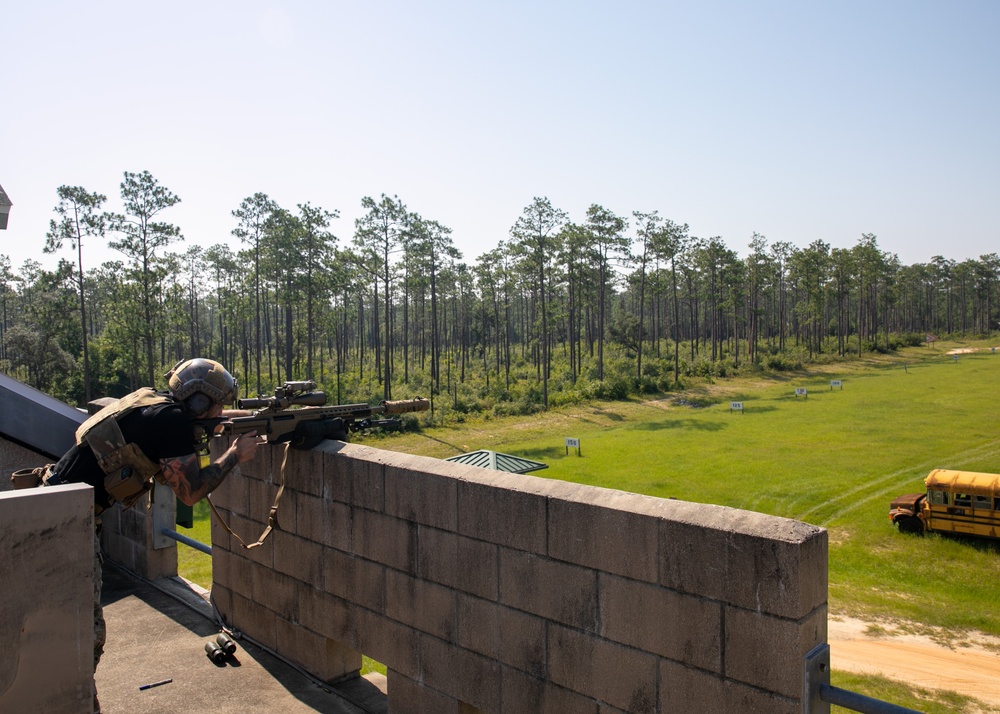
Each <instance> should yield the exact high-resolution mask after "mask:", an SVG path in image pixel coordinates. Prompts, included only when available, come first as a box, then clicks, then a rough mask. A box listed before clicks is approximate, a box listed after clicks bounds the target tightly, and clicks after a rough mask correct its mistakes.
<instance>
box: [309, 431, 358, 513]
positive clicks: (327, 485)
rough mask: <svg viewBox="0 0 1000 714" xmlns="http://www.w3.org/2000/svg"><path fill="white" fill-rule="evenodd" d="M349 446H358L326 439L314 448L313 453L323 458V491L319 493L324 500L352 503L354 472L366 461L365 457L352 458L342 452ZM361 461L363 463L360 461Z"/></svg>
mask: <svg viewBox="0 0 1000 714" xmlns="http://www.w3.org/2000/svg"><path fill="white" fill-rule="evenodd" d="M348 447H350V448H352V449H353V448H358V447H354V445H353V444H351V445H349V444H343V443H341V442H334V441H324V442H322V443H321V444H320V445H319V446H317V447H316V448H315V449H313V453H314V454H318V455H320V457H321V458H322V459H323V483H322V486H323V491H322V492H321V493H319V494H317V495H318V496H321V497H322V498H323V500H324V501H329V502H331V503H333V502H336V503H345V504H348V505H350V503H351V491H352V485H351V482H352V480H353V474H355V473H356V472H357V470H358V469H360V468H365V467H364V466H362V465H361V464H363V463H364V460H363V459H357V458H352V457H351V456H349V455H346V454H344V453H341V452H342V451H343V450H344V449H345V448H348ZM360 448H365V447H360ZM359 461H360V462H361V464H359V463H358V462H359Z"/></svg>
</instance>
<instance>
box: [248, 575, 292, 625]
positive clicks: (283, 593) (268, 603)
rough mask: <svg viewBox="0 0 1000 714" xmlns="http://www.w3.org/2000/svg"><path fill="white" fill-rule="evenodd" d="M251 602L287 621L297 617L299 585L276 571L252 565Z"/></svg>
mask: <svg viewBox="0 0 1000 714" xmlns="http://www.w3.org/2000/svg"><path fill="white" fill-rule="evenodd" d="M250 582H251V592H253V601H254V602H255V603H258V604H259V605H261V606H263V607H266V608H267V609H269V610H271V611H272V612H277V613H281V616H282V617H284V618H286V619H288V620H297V619H298V616H299V596H298V590H299V588H300V587H301V583H299V582H298V581H296V580H295V579H293V578H291V577H289V576H287V575H283V574H282V573H279V572H278V571H277V570H273V569H271V568H267V567H264V566H262V565H258V564H256V563H254V564H253V565H252V566H251V567H250Z"/></svg>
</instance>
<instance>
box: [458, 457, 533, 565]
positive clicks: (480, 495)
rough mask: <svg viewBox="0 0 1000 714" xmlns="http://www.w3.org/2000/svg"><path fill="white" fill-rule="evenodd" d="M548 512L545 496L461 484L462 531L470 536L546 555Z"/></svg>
mask: <svg viewBox="0 0 1000 714" xmlns="http://www.w3.org/2000/svg"><path fill="white" fill-rule="evenodd" d="M467 468H473V467H467ZM478 470H480V471H483V470H484V469H478ZM509 475H510V474H504V476H509ZM494 478H495V477H494ZM546 512H547V499H546V498H545V496H542V495H538V494H533V493H525V492H522V491H518V490H516V489H514V488H511V487H509V486H508V487H503V486H500V485H498V484H494V483H476V482H471V481H462V482H459V484H458V532H459V533H461V534H462V535H465V536H469V537H470V538H475V539H477V540H482V541H486V542H488V543H496V544H498V545H504V546H507V547H509V548H516V549H518V550H523V551H527V552H530V553H537V554H539V555H544V554H545V553H546Z"/></svg>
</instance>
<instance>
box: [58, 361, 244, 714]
mask: <svg viewBox="0 0 1000 714" xmlns="http://www.w3.org/2000/svg"><path fill="white" fill-rule="evenodd" d="M166 378H167V387H168V390H169V391H167V392H156V391H154V390H153V389H150V388H148V387H144V388H142V389H139V390H138V391H136V392H133V393H131V394H129V395H127V396H125V397H122V398H121V399H119V400H117V401H116V402H114V403H112V404H109V405H108V406H106V407H104V408H103V409H102V410H101V411H99V412H98V413H97V414H94V415H93V416H91V417H90V418H89V419H87V421H85V422H84V423H83V424H82V425H81V426H80V428H79V429H77V431H76V445H75V446H73V447H72V448H71V449H70V450H69V451H67V452H66V454H65V455H63V457H62V458H61V459H60V460H59V463H57V464H56V465H55V466H53V467H50V468H49V469H48V473H47V474H46V475H45V476H44V478H43V484H44V485H46V486H56V485H59V484H64V483H87V484H89V485H91V486H93V487H94V520H95V523H96V524H97V533H96V534H95V538H94V668H95V669H96V668H97V663H98V662H99V661H100V659H101V654H102V653H103V652H104V643H105V636H106V631H105V624H104V613H103V610H102V608H101V555H100V537H99V536H100V528H101V518H100V516H101V513H102V512H103V511H104V510H105V509H107V508H109V507H110V506H111V505H112V504H114V503H121V504H122V505H123V506H125V507H128V506H131V505H132V504H134V503H135V502H136V501H138V500H139V499H140V498H141V497H142V496H143V495H144V494H146V493H147V492H148V491H150V490H151V489H152V488H153V481H154V479H155V480H157V481H159V482H160V483H163V484H166V485H167V486H169V487H170V488H171V489H172V490H173V491H174V493H176V494H177V497H178V498H179V499H180V500H181V502H183V503H185V504H187V505H194V504H195V503H197V502H198V501H200V500H201V499H202V498H204V497H205V496H207V495H208V494H209V493H211V492H212V491H213V490H215V489H216V488H218V486H219V484H221V483H222V482H223V481H224V480H225V478H226V476H227V475H228V474H229V472H230V471H232V470H233V467H235V466H236V464H238V463H242V462H244V461H249V460H251V459H253V458H254V456H255V455H256V452H257V446H258V444H259V443H260V442H261V439H260V438H259V437H258V436H257V435H256V433H255V432H253V433H250V434H245V435H243V436H241V437H239V438H238V439H236V440H235V441H234V442H233V443H232V445H231V446H230V447H229V449H227V450H226V452H225V453H224V454H223V455H222V456H221V457H219V458H218V459H217V460H216V461H214V462H212V461H211V459H210V457H209V456H208V449H207V445H205V444H196V441H195V436H194V430H193V420H194V419H202V418H214V417H218V416H221V415H222V414H223V413H224V412H223V408H224V406H225V405H226V404H230V403H232V402H233V401H235V399H236V395H237V385H236V379H235V378H233V376H232V375H231V374H229V372H228V371H226V369H225V367H223V366H222V365H221V364H219V363H218V362H215V361H213V360H210V359H201V358H198V359H191V360H186V361H181V362H178V363H177V365H175V366H174V368H173V369H172V370H170V372H168V373H167V375H166ZM243 413H245V412H225V414H226V415H227V416H233V415H240V414H243ZM94 711H95V712H100V704H99V703H98V701H97V694H96V692H95V693H94Z"/></svg>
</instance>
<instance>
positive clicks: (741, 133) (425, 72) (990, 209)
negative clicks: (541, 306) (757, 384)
mask: <svg viewBox="0 0 1000 714" xmlns="http://www.w3.org/2000/svg"><path fill="white" fill-rule="evenodd" d="M998 37H1000V2H995V1H994V0H983V1H981V2H970V1H962V0H957V1H949V2H921V1H917V0H900V1H893V2H878V1H866V2H838V3H815V2H780V3H778V2H760V1H755V2H749V1H747V2H688V3H674V2H665V1H661V2H628V1H627V0H626V1H621V2H614V3H610V2H544V1H542V0H536V1H535V2H522V1H520V0H507V1H506V2H502V3H479V2H468V1H465V2H438V1H433V0H432V1H430V2H425V3H417V2H378V1H370V2H356V1H355V2H340V1H336V2H334V1H330V2H320V1H315V2H307V1H304V0H302V1H294V0H293V1H290V2H283V3H278V2H262V1H258V0H241V1H240V2H213V1H209V2H206V1H205V0H202V1H201V2H190V1H189V0H179V1H178V2H174V3H170V4H163V3H145V2H135V1H134V0H130V1H129V2H120V1H117V0H113V1H105V2H100V3H79V2H52V1H49V0H34V1H33V2H10V3H5V4H4V5H3V6H2V8H0V185H2V186H3V187H4V188H5V189H6V191H7V193H8V194H9V195H10V197H11V200H12V201H13V202H14V207H13V209H12V211H11V216H10V225H9V228H8V230H7V231H6V232H0V254H6V255H8V256H9V257H10V258H11V261H12V263H13V265H14V268H15V269H16V268H18V267H19V266H20V265H21V263H22V262H23V261H24V259H26V258H36V259H41V260H42V261H43V263H44V264H45V265H46V266H47V267H50V266H51V265H54V261H55V258H54V257H52V256H44V257H42V256H41V249H42V246H43V245H44V242H45V232H46V230H47V229H48V222H49V220H50V218H52V217H53V213H52V208H53V206H54V205H55V204H56V201H57V199H56V188H57V187H58V186H59V185H61V184H70V185H82V186H84V187H85V188H87V189H88V190H90V191H99V192H101V193H104V194H106V195H107V196H108V198H109V202H108V207H109V208H112V209H114V210H119V208H120V203H119V198H118V186H119V183H120V182H121V178H122V172H123V171H133V172H138V171H143V170H148V171H150V172H151V173H152V174H153V175H154V176H155V177H156V178H157V179H158V180H159V181H160V183H162V184H163V185H165V186H166V187H168V188H169V189H171V190H172V191H173V192H174V193H176V194H177V195H178V196H180V198H181V199H182V203H181V204H179V205H178V206H176V207H175V208H172V209H170V210H168V211H166V212H164V213H163V214H162V218H163V219H164V220H167V221H169V222H171V223H174V224H175V225H178V226H179V227H180V228H181V230H182V232H183V234H184V236H185V238H186V241H185V243H182V244H177V245H176V246H174V249H175V250H178V251H183V250H185V249H186V246H187V244H190V243H198V244H202V245H206V246H207V245H211V244H214V243H218V242H228V243H229V244H230V245H232V246H233V248H234V249H237V248H238V247H239V244H238V242H237V241H236V240H235V239H233V238H232V237H231V236H230V230H231V229H232V228H233V225H234V222H233V219H232V217H231V215H230V212H231V211H232V210H233V209H234V208H236V207H237V206H238V205H239V202H240V201H241V200H242V199H243V198H244V197H246V196H248V195H250V194H252V193H254V192H257V191H262V192H264V193H267V194H269V195H270V196H271V197H272V198H274V199H275V200H276V201H278V202H279V203H280V204H281V205H282V206H284V207H286V208H289V209H294V207H295V205H296V204H297V203H302V202H306V201H308V202H311V203H312V204H313V205H318V206H322V207H323V208H326V209H328V210H333V209H336V210H339V211H340V213H341V218H340V219H339V220H337V221H335V222H334V223H333V226H332V229H333V231H334V233H335V234H336V235H338V236H339V237H340V242H341V244H343V243H345V242H347V241H349V239H350V237H351V235H352V234H353V229H354V218H355V217H357V216H358V215H359V212H360V200H361V198H362V197H363V196H366V195H370V196H373V197H376V198H377V197H378V196H379V195H380V194H381V193H387V194H389V195H392V194H397V195H398V196H399V197H400V198H401V199H402V200H403V201H404V202H405V203H406V205H407V206H408V207H409V208H410V209H411V210H414V211H417V212H419V213H421V214H422V215H424V216H425V217H427V218H433V219H435V220H438V221H440V222H442V223H444V224H445V225H447V226H450V227H451V228H452V229H453V230H454V234H453V236H454V239H455V243H456V245H457V246H458V247H459V248H460V249H461V250H462V251H463V253H464V254H465V257H466V259H467V260H469V261H470V262H471V261H473V260H474V259H475V258H476V257H477V256H478V255H480V254H481V253H483V252H485V251H487V250H489V249H492V248H493V247H495V246H496V245H497V243H498V242H499V241H500V240H503V239H505V238H506V237H507V236H508V231H509V229H510V227H511V225H513V223H514V221H515V220H516V219H517V217H518V216H519V215H520V213H521V211H522V209H523V208H524V207H525V206H526V205H528V204H529V203H530V202H531V199H532V197H533V196H548V197H549V198H550V199H551V201H552V202H553V204H554V205H555V206H557V207H559V208H562V209H563V210H566V211H567V212H569V213H570V216H571V218H572V219H573V220H577V221H582V220H583V219H584V212H585V211H586V208H587V206H589V205H590V204H591V203H599V204H601V205H603V206H605V207H607V208H609V209H610V210H613V211H615V212H616V213H618V214H619V215H625V216H630V215H631V213H632V211H634V210H640V211H652V210H658V211H659V212H660V214H661V215H663V216H667V217H669V218H671V219H673V220H675V221H678V222H683V223H688V224H689V225H690V227H691V232H692V234H693V235H697V236H701V237H710V236H715V235H718V236H721V237H722V238H723V239H724V241H725V242H726V244H727V245H729V247H731V248H733V249H735V250H738V251H739V252H740V253H741V254H743V253H744V252H745V248H746V246H747V244H748V243H749V241H750V238H751V236H752V234H753V233H754V232H755V231H756V232H758V233H761V234H763V235H765V236H766V237H767V239H768V240H769V241H770V242H772V243H773V242H775V241H789V242H791V243H793V244H794V245H796V246H799V247H805V246H806V245H808V244H809V243H810V242H812V241H814V240H817V239H821V240H824V241H826V242H828V243H830V244H832V245H833V246H835V247H850V246H852V245H854V244H855V243H856V242H857V240H858V238H859V237H860V235H861V234H862V233H867V232H870V233H875V234H877V235H878V238H879V244H880V245H881V247H882V248H883V250H887V251H891V252H894V253H896V254H897V255H898V256H899V258H900V260H902V261H903V263H906V264H911V263H917V262H926V261H929V260H930V259H931V258H932V257H933V256H934V255H938V254H941V255H944V256H945V257H948V258H952V259H955V260H964V259H966V258H973V257H978V256H979V255H980V254H983V253H989V252H996V251H1000V240H998V239H1000V230H998V218H1000V91H998V87H1000V41H998V39H997V38H998ZM85 251H86V252H85V256H84V257H85V267H87V268H91V267H95V266H96V265H97V264H99V263H100V262H102V261H103V260H107V259H113V258H119V257H120V256H119V255H118V254H116V253H114V252H113V251H111V250H110V249H107V248H106V247H105V246H103V245H87V244H85ZM62 255H63V256H65V257H72V254H71V253H70V251H69V250H68V248H67V249H66V250H65V251H64V252H63V253H62Z"/></svg>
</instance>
